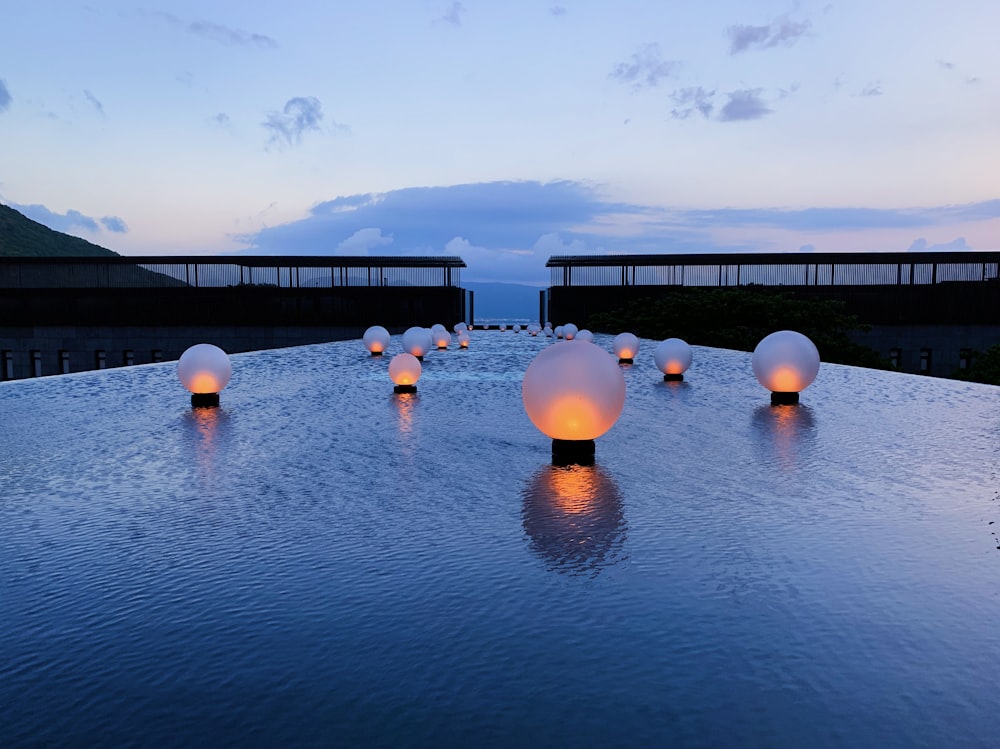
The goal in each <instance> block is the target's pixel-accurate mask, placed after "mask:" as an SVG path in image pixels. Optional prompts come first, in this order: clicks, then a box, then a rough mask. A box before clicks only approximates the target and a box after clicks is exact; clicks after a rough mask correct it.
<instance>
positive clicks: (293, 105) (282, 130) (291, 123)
mask: <svg viewBox="0 0 1000 749" xmlns="http://www.w3.org/2000/svg"><path fill="white" fill-rule="evenodd" d="M322 121H323V105H322V104H320V101H319V99H317V98H316V97H315V96H296V97H294V98H292V99H289V100H288V101H287V102H285V107H284V109H282V110H281V111H280V112H271V113H269V114H268V115H267V119H266V120H264V122H263V123H261V124H262V125H263V126H264V129H265V130H267V131H268V133H270V136H269V138H268V144H279V145H280V144H287V145H289V146H297V145H298V144H300V143H301V142H302V136H304V135H305V134H306V133H308V132H311V131H315V132H320V130H321V128H320V123H321V122H322Z"/></svg>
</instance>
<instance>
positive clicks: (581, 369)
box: [521, 341, 625, 465]
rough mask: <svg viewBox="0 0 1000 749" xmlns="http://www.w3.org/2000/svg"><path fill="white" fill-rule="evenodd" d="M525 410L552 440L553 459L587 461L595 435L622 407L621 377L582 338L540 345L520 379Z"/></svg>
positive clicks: (609, 424) (590, 458)
mask: <svg viewBox="0 0 1000 749" xmlns="http://www.w3.org/2000/svg"><path fill="white" fill-rule="evenodd" d="M521 398H522V400H523V401H524V410H525V412H526V413H527V414H528V418H529V419H531V423H532V424H534V425H535V426H536V427H537V428H538V429H539V431H541V432H542V433H543V434H545V435H546V436H548V437H550V438H551V439H552V461H553V463H556V464H558V465H569V464H574V463H579V464H584V465H588V464H590V463H593V461H594V440H595V439H596V438H597V437H600V436H601V435H602V434H604V433H605V432H607V431H608V430H609V429H610V428H611V427H612V426H614V424H615V422H616V421H617V420H618V417H619V416H621V412H622V408H623V407H624V406H625V376H624V375H623V374H622V371H621V368H620V367H619V366H618V365H617V364H616V363H615V360H614V358H613V357H611V356H610V355H609V354H608V353H607V352H606V351H602V350H601V349H600V348H598V347H597V346H593V345H591V344H588V343H584V342H582V341H577V342H570V343H567V344H565V345H562V346H549V347H548V348H545V349H542V351H541V352H540V353H539V354H538V356H536V357H535V358H534V359H533V360H532V362H531V364H529V365H528V369H527V371H525V373H524V380H523V382H522V383H521Z"/></svg>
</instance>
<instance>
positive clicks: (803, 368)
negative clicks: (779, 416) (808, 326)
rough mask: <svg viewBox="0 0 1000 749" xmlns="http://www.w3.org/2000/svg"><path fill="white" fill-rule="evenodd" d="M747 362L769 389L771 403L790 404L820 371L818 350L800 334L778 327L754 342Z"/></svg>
mask: <svg viewBox="0 0 1000 749" xmlns="http://www.w3.org/2000/svg"><path fill="white" fill-rule="evenodd" d="M750 363H751V365H752V367H753V373H754V376H755V377H756V378H757V382H759V383H760V384H761V385H763V386H764V387H766V388H767V389H768V390H770V391H771V403H772V404H774V405H783V404H793V403H798V402H799V393H800V392H801V391H802V390H805V389H806V388H807V387H809V386H810V385H811V384H812V382H813V380H815V379H816V375H817V374H818V373H819V351H818V350H817V349H816V344H814V343H813V342H812V341H811V340H809V338H807V337H806V336H804V335H802V334H801V333H797V332H795V331H794V330H779V331H777V332H776V333H771V335H769V336H765V337H764V338H763V339H762V340H761V342H760V343H758V344H757V348H755V349H754V350H753V357H752V358H751V360H750Z"/></svg>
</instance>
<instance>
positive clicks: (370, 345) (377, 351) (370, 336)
mask: <svg viewBox="0 0 1000 749" xmlns="http://www.w3.org/2000/svg"><path fill="white" fill-rule="evenodd" d="M389 339H390V335H389V331H388V330H386V329H385V328H383V327H382V326H381V325H372V326H371V327H370V328H368V330H366V331H365V335H364V337H363V338H362V339H361V340H362V341H363V342H364V344H365V348H366V349H368V352H369V353H370V354H371V355H372V356H382V354H383V353H385V350H386V349H387V348H389Z"/></svg>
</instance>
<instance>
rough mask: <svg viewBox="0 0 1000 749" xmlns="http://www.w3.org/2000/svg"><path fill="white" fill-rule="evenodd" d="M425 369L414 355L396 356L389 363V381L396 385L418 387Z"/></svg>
mask: <svg viewBox="0 0 1000 749" xmlns="http://www.w3.org/2000/svg"><path fill="white" fill-rule="evenodd" d="M422 370H423V367H421V366H420V362H419V361H418V360H417V357H415V356H414V355H413V354H408V353H406V352H403V353H402V354H396V355H395V356H394V357H392V361H390V362H389V379H390V380H392V381H393V383H394V384H396V385H416V384H417V380H419V379H420V372H421V371H422Z"/></svg>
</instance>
